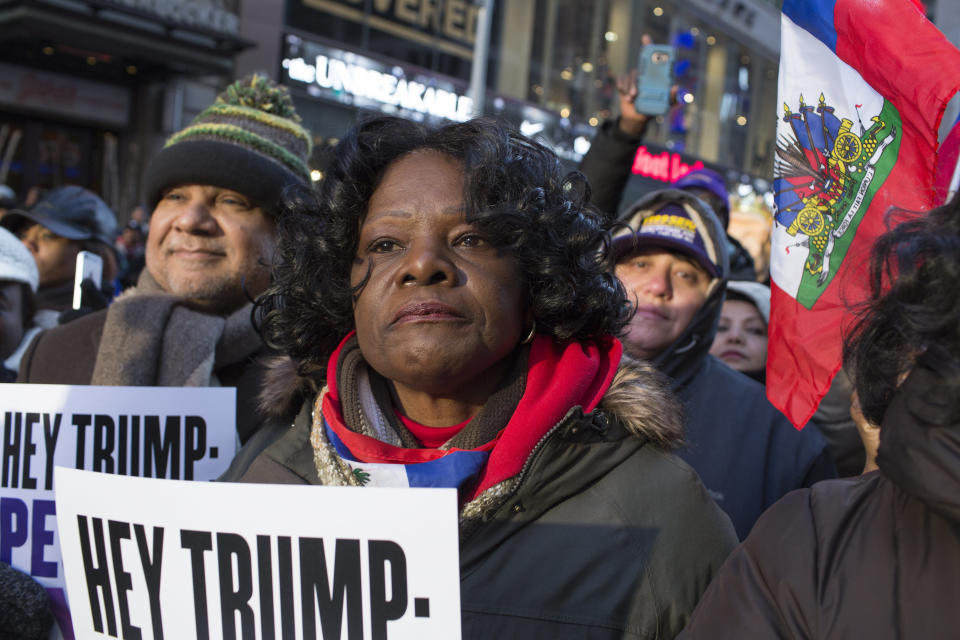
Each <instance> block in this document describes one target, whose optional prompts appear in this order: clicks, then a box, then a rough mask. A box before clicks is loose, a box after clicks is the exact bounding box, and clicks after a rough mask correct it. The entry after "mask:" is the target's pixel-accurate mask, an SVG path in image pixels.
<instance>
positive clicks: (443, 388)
mask: <svg viewBox="0 0 960 640" xmlns="http://www.w3.org/2000/svg"><path fill="white" fill-rule="evenodd" d="M588 197H589V190H588V187H587V185H586V183H585V181H584V179H583V178H582V177H581V176H580V175H579V174H572V175H570V176H567V177H563V176H562V175H561V173H560V165H559V162H558V160H557V158H556V157H555V156H554V155H553V154H552V153H551V152H550V151H548V150H547V149H545V148H544V147H542V146H540V145H539V144H537V143H535V142H533V141H530V140H528V139H526V138H524V137H522V136H520V135H519V134H516V133H513V132H511V131H509V130H507V129H506V128H504V127H503V126H501V125H499V124H496V123H494V122H492V121H486V120H474V121H471V122H467V123H463V124H453V125H448V126H445V127H442V128H440V129H430V128H427V127H425V126H423V125H420V124H416V123H413V122H409V121H406V120H401V119H396V118H386V117H384V118H377V119H374V120H370V121H368V122H365V123H362V124H360V125H358V126H357V127H356V128H355V129H354V130H353V131H351V132H350V133H349V134H348V135H347V136H345V137H344V138H343V140H342V141H341V142H340V144H339V145H338V146H337V148H336V151H335V153H334V158H333V161H332V164H331V165H330V166H329V167H328V170H327V172H326V177H325V180H324V182H323V185H322V188H321V190H320V192H319V193H318V194H316V195H314V194H311V193H301V194H299V196H298V197H296V198H293V199H291V200H290V201H289V202H288V207H287V211H286V212H285V213H284V214H283V215H282V216H281V217H280V222H279V225H278V232H279V248H278V257H277V261H276V264H275V268H274V284H273V286H272V287H271V288H270V289H269V290H268V291H267V292H266V293H265V295H264V296H263V297H262V298H261V299H260V301H259V309H260V312H261V314H262V315H261V318H262V331H263V335H264V336H265V338H266V339H267V340H268V342H269V343H270V344H271V345H273V346H274V347H275V348H277V349H279V350H281V351H283V352H285V353H286V354H287V355H288V356H289V358H290V359H291V361H292V363H293V364H295V365H296V369H297V371H298V372H299V374H300V375H301V376H303V377H305V378H307V379H311V380H313V381H315V382H316V385H317V387H318V388H319V390H317V391H315V392H314V393H313V394H311V397H310V399H309V400H308V401H307V402H306V403H305V404H304V406H303V408H302V410H301V412H300V414H299V416H298V417H297V419H296V422H295V424H294V425H293V428H292V429H289V428H288V429H283V435H282V437H281V438H280V439H278V440H276V441H275V442H273V443H272V444H270V445H269V446H268V447H267V448H266V449H264V450H263V451H262V452H261V453H259V455H257V456H256V458H255V459H253V461H252V463H250V464H247V462H246V461H248V460H249V459H250V454H249V451H248V452H245V453H244V454H243V455H242V456H241V458H240V459H241V460H244V462H242V463H238V465H240V466H243V467H244V468H243V469H238V468H236V467H237V466H238V465H235V468H234V470H233V472H232V476H231V477H233V478H237V477H239V479H240V480H241V481H245V482H271V483H308V484H323V485H349V486H384V485H396V484H397V483H399V484H401V485H403V486H433V487H437V486H440V487H452V488H456V489H457V490H458V492H459V496H460V508H461V511H460V536H461V554H460V561H461V602H462V607H463V611H462V624H463V634H464V637H465V638H481V637H482V638H564V637H578V638H579V637H587V636H589V637H591V638H654V637H656V638H668V637H672V636H673V635H674V634H676V633H677V632H678V631H679V630H680V628H682V626H683V625H684V624H685V622H686V620H687V616H688V615H689V612H690V611H691V610H692V608H693V606H694V604H695V602H696V600H697V598H698V596H699V594H700V593H701V592H702V591H703V589H704V588H705V587H706V584H707V583H708V581H709V580H710V577H711V576H712V574H713V573H714V571H715V570H716V569H717V568H718V567H719V565H720V563H721V562H722V561H723V559H724V558H725V556H726V554H727V552H728V551H729V549H730V548H731V547H732V544H733V543H734V541H735V538H734V534H733V531H732V528H731V526H730V523H729V521H728V520H727V519H726V517H725V516H724V515H723V514H722V513H721V512H720V511H719V509H718V508H717V507H716V506H715V505H714V504H713V502H712V501H711V500H710V498H709V497H708V496H707V494H706V492H705V491H704V489H703V487H702V486H701V485H700V482H699V480H698V479H697V477H696V475H695V474H694V473H693V472H692V471H691V470H690V469H689V468H688V467H686V466H685V465H683V463H681V462H679V461H678V460H677V459H675V458H673V457H672V456H671V455H669V454H668V453H666V452H665V449H667V448H668V447H669V446H670V445H671V444H673V443H674V442H675V441H676V440H677V439H678V437H679V433H680V422H681V419H680V410H679V407H678V405H677V403H676V401H675V400H674V399H673V398H672V397H671V395H670V393H669V391H667V390H666V387H665V386H664V383H663V381H662V380H661V379H660V377H659V376H658V374H656V372H655V371H653V370H652V369H651V368H649V367H647V366H641V365H639V364H636V363H628V362H626V360H625V359H624V358H623V357H622V347H621V345H620V343H619V341H618V340H616V338H614V337H613V336H614V335H615V334H617V333H618V332H619V330H620V329H621V328H622V327H623V325H624V323H625V322H626V320H627V318H628V316H629V313H630V310H629V306H628V303H627V300H626V297H625V294H624V291H623V289H622V288H621V286H620V285H619V283H618V282H617V280H616V278H615V277H614V276H613V273H612V270H611V262H610V261H611V254H610V252H609V246H610V238H609V235H608V233H607V230H606V226H607V225H606V222H605V220H604V219H603V218H602V216H600V215H599V214H598V213H597V212H595V211H594V210H593V209H591V208H590V207H588V206H587V204H586V202H587V199H588ZM278 386H280V387H281V392H280V393H279V394H274V395H272V396H271V397H273V398H281V399H282V397H283V396H284V391H287V390H290V389H295V388H296V384H293V383H285V384H284V383H278ZM281 404H283V401H282V400H281ZM253 446H256V445H253ZM411 515H412V517H415V514H411Z"/></svg>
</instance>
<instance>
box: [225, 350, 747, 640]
mask: <svg viewBox="0 0 960 640" xmlns="http://www.w3.org/2000/svg"><path fill="white" fill-rule="evenodd" d="M621 371H622V372H623V369H621ZM312 404H313V403H312V401H311V402H308V403H306V404H305V405H304V409H303V410H302V411H301V412H300V414H299V415H298V417H297V419H296V421H295V423H294V424H293V426H292V427H291V428H289V429H284V430H283V431H282V433H281V434H280V435H279V439H275V440H274V441H273V442H272V444H269V445H268V446H267V448H266V449H262V452H261V453H259V454H257V453H256V452H255V451H254V452H253V453H254V455H251V452H250V449H251V448H255V447H256V446H257V443H256V442H255V441H254V442H251V443H249V444H248V445H247V446H246V447H244V450H243V451H241V453H240V455H239V456H238V457H237V458H236V459H235V461H234V466H233V467H232V468H231V470H230V472H228V474H227V476H225V477H224V478H223V479H225V480H239V481H241V482H263V483H287V484H321V480H320V478H319V476H318V474H317V471H316V468H315V466H314V464H315V463H314V456H313V451H312V448H311V445H310V441H309V433H310V424H311V417H310V416H311V407H312ZM662 406H664V403H663V402H662V401H661V399H660V396H658V395H657V394H656V393H654V392H653V391H650V390H645V387H644V384H643V380H642V379H637V378H635V377H631V376H630V375H629V374H628V375H620V374H618V376H617V380H616V381H615V382H614V386H612V387H611V389H610V390H608V392H607V394H606V396H605V398H604V400H603V402H602V403H601V405H600V407H599V408H598V409H597V410H595V411H593V412H592V413H591V414H588V415H584V414H583V412H582V411H581V410H580V409H579V407H574V408H572V409H571V410H570V412H569V413H568V414H567V415H566V417H565V418H564V419H562V420H561V421H560V422H559V423H558V424H557V425H556V426H554V427H553V429H551V430H550V431H549V433H548V434H547V435H546V436H545V437H544V438H543V439H542V440H541V441H540V444H539V445H538V446H537V447H536V448H535V449H534V450H533V452H532V453H531V454H530V456H529V457H528V459H527V462H526V464H525V465H524V470H523V471H521V474H520V476H519V479H518V481H517V482H516V483H515V485H514V486H513V487H512V488H511V489H509V490H507V491H506V493H504V491H503V490H500V487H501V486H506V485H507V483H503V485H495V486H494V487H492V488H491V489H489V490H488V491H485V492H484V493H483V494H481V495H480V496H479V497H477V498H476V499H474V500H473V501H471V502H469V503H467V505H465V506H464V507H463V509H462V511H461V524H460V600H461V608H462V625H463V627H462V628H463V638H464V639H474V638H476V639H478V640H479V639H481V638H482V639H484V640H486V639H488V638H504V639H513V638H515V639H517V640H521V639H522V640H529V639H537V638H542V639H544V640H560V639H570V640H573V639H575V638H576V639H578V640H579V639H581V638H590V639H592V640H600V639H610V640H614V639H627V638H629V639H638V638H648V639H653V638H659V639H668V638H672V637H674V636H675V635H676V634H677V633H678V632H679V630H680V629H682V628H683V626H684V625H685V624H686V623H687V620H688V617H689V613H690V611H692V609H693V607H694V606H695V604H696V602H697V600H698V599H699V597H700V595H701V593H702V592H703V590H704V589H705V588H706V585H707V584H708V583H709V581H710V580H711V578H712V577H713V575H714V573H715V572H716V570H717V569H718V567H719V566H720V564H722V562H723V560H724V559H725V558H726V556H727V554H728V552H729V550H730V549H731V548H732V546H733V545H734V544H736V537H735V534H734V531H733V528H732V527H731V526H730V521H729V519H728V518H727V517H726V516H725V515H724V514H723V513H722V512H721V511H720V509H718V508H717V506H716V505H715V504H714V502H713V501H712V500H711V499H710V497H709V496H708V495H707V493H706V491H705V490H704V488H703V486H702V485H701V484H700V481H699V480H698V479H697V475H696V474H695V473H694V472H693V471H692V470H691V469H690V468H689V467H688V466H687V465H686V464H684V463H683V462H682V461H680V460H679V459H678V458H676V457H674V456H672V455H670V454H669V453H666V452H664V451H663V450H662V449H661V448H660V447H658V446H655V445H654V444H653V442H652V441H651V437H652V436H651V434H652V433H653V432H654V431H658V430H663V429H670V430H674V429H678V428H679V425H670V424H669V423H670V421H671V420H673V418H671V416H669V415H664V414H666V413H667V412H664V411H662V410H660V408H661V407H662ZM670 406H673V404H672V401H670ZM267 433H268V431H267V430H262V431H261V432H260V433H259V434H258V437H257V439H255V440H258V439H261V438H265V437H266V434H267ZM655 439H657V440H663V433H660V434H659V435H658V436H656V438H655ZM251 458H252V463H251ZM507 482H508V483H509V481H507ZM358 490H361V489H358Z"/></svg>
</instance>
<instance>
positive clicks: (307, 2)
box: [301, 0, 480, 59]
mask: <svg viewBox="0 0 960 640" xmlns="http://www.w3.org/2000/svg"><path fill="white" fill-rule="evenodd" d="M301 2H302V4H303V5H304V6H306V7H309V8H311V9H316V10H319V11H324V12H326V13H330V14H333V15H335V16H339V17H341V18H345V19H347V20H352V21H354V22H363V23H367V24H368V25H369V26H371V27H373V28H374V29H379V30H380V31H385V32H387V33H390V34H392V35H395V36H399V37H401V38H404V39H406V40H410V41H412V42H419V43H421V44H425V45H429V46H437V45H440V48H441V49H442V50H443V51H445V52H447V53H453V54H454V55H458V56H459V57H461V58H466V59H470V58H472V57H473V43H474V41H475V40H476V36H477V18H478V15H479V13H480V5H478V4H475V3H474V2H472V1H471V0H372V2H368V1H367V0H301ZM365 5H366V7H367V8H368V11H365ZM438 40H439V41H440V42H437V41H438ZM443 45H448V46H443Z"/></svg>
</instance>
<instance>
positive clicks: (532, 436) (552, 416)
mask: <svg viewBox="0 0 960 640" xmlns="http://www.w3.org/2000/svg"><path fill="white" fill-rule="evenodd" d="M352 336H353V333H351V334H350V335H348V336H347V337H346V338H344V339H343V342H341V343H340V345H339V346H338V347H337V349H336V350H335V351H334V352H333V354H332V355H331V356H330V362H329V363H328V365H327V389H328V392H327V393H326V394H325V395H324V398H323V417H324V418H325V419H326V421H327V424H328V425H329V426H330V428H331V429H332V430H333V431H334V432H336V434H337V436H338V437H339V438H340V439H341V440H342V441H343V443H344V444H345V445H346V446H347V448H348V449H350V452H351V453H352V454H353V455H354V456H355V457H356V458H357V459H358V460H360V461H361V462H370V463H399V464H409V463H416V462H426V461H428V460H436V459H437V458H440V457H442V456H444V455H447V454H448V453H450V452H451V451H456V449H450V450H440V449H405V448H403V447H395V446H393V445H389V444H386V443H384V442H380V441H379V440H377V439H375V438H371V437H369V436H366V435H362V434H359V433H354V432H353V431H351V430H350V429H349V428H348V427H347V426H346V424H344V422H343V413H342V411H341V409H340V396H339V393H338V390H337V380H336V372H337V361H338V358H339V356H340V351H341V350H342V349H343V346H344V344H346V342H347V340H349V339H350V338H351V337H352ZM622 353H623V346H622V345H621V344H620V341H619V340H617V339H616V338H613V337H604V338H601V339H599V340H596V341H592V342H582V343H581V342H566V343H563V344H561V343H558V342H557V341H556V340H554V339H553V338H551V337H549V336H545V335H541V334H537V336H536V337H535V338H534V340H533V343H532V344H531V345H530V357H529V361H528V363H527V382H526V387H525V388H524V392H523V397H522V398H521V399H520V402H519V404H517V408H516V410H515V411H514V412H513V416H512V417H511V418H510V421H509V422H508V423H507V426H506V427H504V428H503V430H502V431H500V433H498V434H497V436H496V438H494V439H493V440H491V441H490V442H488V443H486V444H484V445H482V446H480V447H477V448H476V449H475V450H478V451H490V456H489V458H488V459H487V463H486V466H485V467H484V468H483V470H482V471H481V472H480V477H479V479H478V482H477V486H476V488H475V489H474V490H473V492H472V494H471V495H469V496H468V499H473V498H475V497H476V496H478V495H480V494H481V493H482V492H483V491H485V490H486V489H489V488H490V487H492V486H493V485H495V484H497V483H498V482H502V481H504V480H506V479H507V478H511V477H513V476H515V475H517V474H518V473H520V469H521V468H523V464H524V462H526V460H527V458H528V457H529V456H530V453H531V452H532V451H533V448H534V447H535V446H536V444H537V443H538V442H539V441H540V439H541V438H542V437H543V436H544V435H545V434H546V433H547V432H548V431H549V430H550V429H551V428H553V427H554V426H555V425H556V424H557V423H558V422H560V420H561V419H562V418H563V417H564V416H565V415H566V414H567V412H569V411H570V409H572V408H573V407H577V406H579V407H581V408H582V409H583V412H584V413H589V412H590V411H593V409H594V408H596V406H597V405H598V404H599V403H600V400H601V399H602V398H603V396H604V394H605V393H606V392H607V389H608V388H610V384H611V382H613V376H614V375H615V374H616V372H617V367H618V366H619V364H620V356H621V355H622ZM384 410H390V408H384Z"/></svg>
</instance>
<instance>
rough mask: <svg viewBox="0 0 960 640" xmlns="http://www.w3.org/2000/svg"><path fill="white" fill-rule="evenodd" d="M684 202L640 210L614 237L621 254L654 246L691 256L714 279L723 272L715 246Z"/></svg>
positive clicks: (614, 245)
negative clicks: (705, 235)
mask: <svg viewBox="0 0 960 640" xmlns="http://www.w3.org/2000/svg"><path fill="white" fill-rule="evenodd" d="M688 207H689V205H687V204H686V203H685V202H682V201H669V200H667V201H666V202H664V203H661V204H660V205H659V206H657V207H654V208H652V209H645V210H638V211H636V212H635V213H634V214H633V215H632V216H630V217H629V218H626V219H624V220H623V222H625V223H626V228H625V229H621V230H620V231H618V232H617V233H615V234H614V238H613V249H614V252H615V253H616V254H617V255H618V256H621V255H624V254H626V253H629V252H632V251H635V250H636V249H640V248H643V247H649V246H655V247H662V248H664V249H669V250H671V251H675V252H678V253H682V254H684V255H687V256H690V257H691V258H693V259H694V260H696V261H697V263H698V264H700V266H702V267H703V268H704V269H705V270H706V271H707V273H709V274H710V275H711V276H713V277H715V278H716V277H719V276H720V273H721V269H720V266H719V265H718V264H717V263H718V257H717V255H716V253H715V251H714V248H713V244H712V243H710V242H708V241H705V238H704V234H705V233H706V230H705V229H703V228H701V227H700V226H699V225H698V222H699V218H698V217H697V216H696V215H695V214H694V213H693V212H692V210H691V209H689V208H688Z"/></svg>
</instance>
